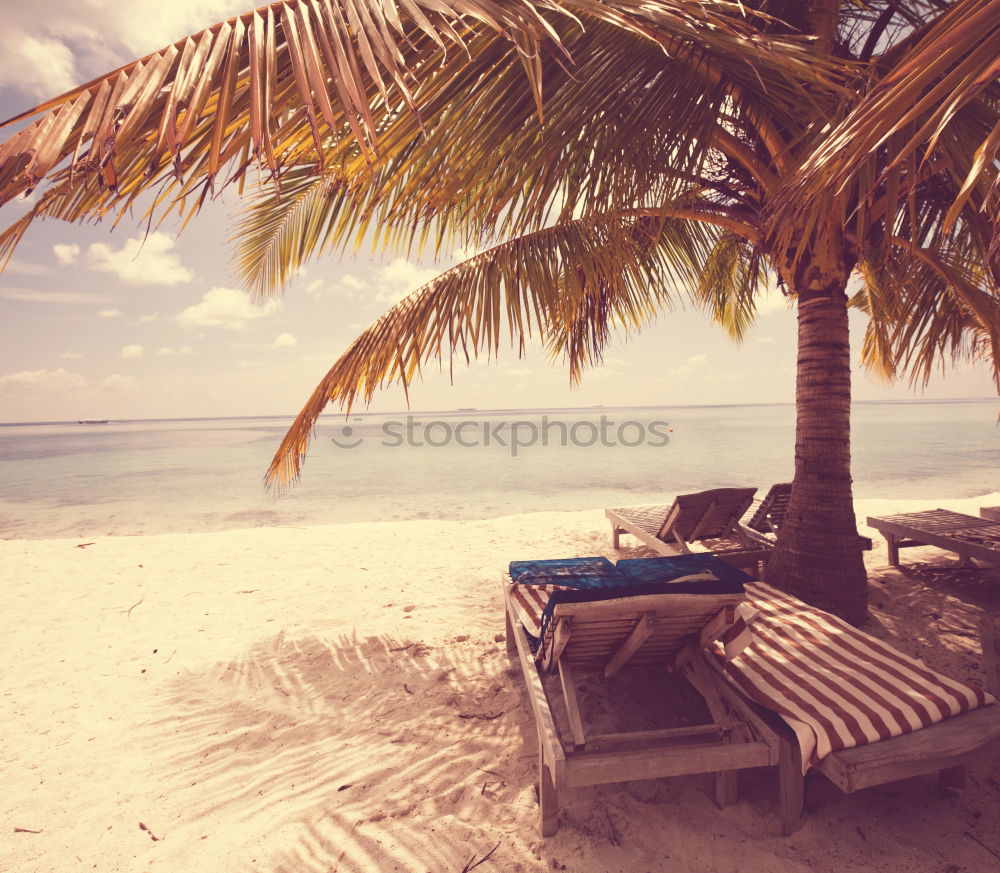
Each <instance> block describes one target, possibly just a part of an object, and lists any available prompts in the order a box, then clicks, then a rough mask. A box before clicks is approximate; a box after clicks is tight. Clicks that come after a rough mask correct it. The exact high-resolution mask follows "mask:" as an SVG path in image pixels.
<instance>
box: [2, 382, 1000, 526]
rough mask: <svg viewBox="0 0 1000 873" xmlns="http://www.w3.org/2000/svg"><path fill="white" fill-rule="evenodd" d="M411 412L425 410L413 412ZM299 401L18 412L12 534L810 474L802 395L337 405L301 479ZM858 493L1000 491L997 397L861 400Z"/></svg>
mask: <svg viewBox="0 0 1000 873" xmlns="http://www.w3.org/2000/svg"><path fill="white" fill-rule="evenodd" d="M408 415H409V416H410V417H409V419H408V418H407V416H408ZM290 421H291V419H290V418H289V419H282V418H243V419H199V420H162V421H122V422H115V421H112V422H109V423H107V424H86V425H84V424H77V423H76V422H73V423H62V424H26V425H4V426H0V536H2V537H6V538H10V537H17V538H28V537H32V538H33V537H60V536H72V537H75V536H96V535H101V534H107V533H115V534H119V535H134V534H144V533H162V532H167V531H178V532H187V531H203V530H221V529H226V528H236V527H254V526H258V525H293V526H298V525H311V524H331V523H341V522H348V521H378V520H382V521H393V520H407V519H420V518H440V519H458V518H491V517H496V516H500V515H508V514H512V513H522V512H538V511H545V510H558V511H567V510H578V509H593V508H601V507H606V506H621V505H627V504H630V503H653V502H663V501H665V500H667V499H669V498H670V497H672V496H673V495H674V494H677V493H683V492H686V491H696V490H701V489H705V488H713V487H720V486H725V485H757V486H758V487H759V488H761V489H762V491H763V490H766V489H767V487H768V486H769V485H770V484H771V483H772V482H777V481H786V480H788V479H790V478H791V474H792V450H793V440H794V421H795V410H794V407H793V406H791V405H761V406H715V407H662V408H653V407H642V408H611V407H608V408H592V409H578V410H560V411H549V412H543V411H540V410H500V411H476V410H463V411H457V412H447V413H438V412H431V413H409V414H407V413H399V414H389V415H370V414H364V415H359V416H353V417H352V418H351V420H349V421H346V422H345V420H344V419H343V418H342V417H340V416H327V417H324V418H323V419H322V420H321V422H320V425H319V427H318V429H317V433H316V439H315V441H314V443H313V446H312V449H311V451H310V453H309V456H308V459H307V462H306V465H305V469H304V472H303V476H302V480H301V481H300V482H299V484H298V485H296V486H295V487H294V488H293V489H292V490H291V491H290V492H289V493H287V494H283V495H275V494H274V493H271V492H268V491H266V490H265V489H264V487H263V484H262V476H263V474H264V471H265V470H266V468H267V466H268V463H269V462H270V459H271V456H272V455H273V453H274V451H275V449H276V448H277V446H278V443H279V441H280V439H281V436H282V435H283V433H284V431H285V429H286V427H287V426H288V424H289V423H290ZM853 458H854V460H853V470H854V479H855V496H856V497H858V498H867V497H887V498H926V499H928V500H931V501H933V499H935V498H951V497H973V496H976V495H979V494H987V493H991V492H996V491H1000V463H998V462H1000V429H998V427H997V403H996V401H969V402H947V403H944V402H942V403H934V402H914V403H880V404H879V403H871V404H858V405H856V406H855V409H854V420H853Z"/></svg>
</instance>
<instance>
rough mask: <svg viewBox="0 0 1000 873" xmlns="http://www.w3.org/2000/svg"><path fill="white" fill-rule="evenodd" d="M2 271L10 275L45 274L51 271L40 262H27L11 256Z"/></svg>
mask: <svg viewBox="0 0 1000 873" xmlns="http://www.w3.org/2000/svg"><path fill="white" fill-rule="evenodd" d="M4 272H5V273H7V274H8V275H11V276H45V275H47V274H48V273H50V272H52V271H51V270H50V269H49V268H48V267H44V266H42V265H41V264H29V263H27V262H26V261H19V260H17V259H16V258H12V259H11V260H10V261H8V262H7V266H6V267H4Z"/></svg>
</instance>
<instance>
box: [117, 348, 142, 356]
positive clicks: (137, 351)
mask: <svg viewBox="0 0 1000 873" xmlns="http://www.w3.org/2000/svg"><path fill="white" fill-rule="evenodd" d="M143 354H144V349H143V347H142V346H123V347H122V357H123V358H141V357H142V356H143Z"/></svg>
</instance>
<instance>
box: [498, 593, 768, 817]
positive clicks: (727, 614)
mask: <svg viewBox="0 0 1000 873" xmlns="http://www.w3.org/2000/svg"><path fill="white" fill-rule="evenodd" d="M502 582H503V591H504V603H505V613H506V635H507V652H508V655H509V656H510V657H511V659H512V660H513V659H515V658H516V659H517V662H518V663H519V664H520V666H521V671H522V672H523V674H524V679H525V684H526V686H527V692H528V700H529V702H530V704H531V709H532V713H533V715H534V718H535V725H536V728H537V731H538V794H539V805H540V808H541V815H540V828H541V832H542V835H543V836H551V835H553V834H554V833H555V832H556V830H557V828H558V802H559V801H558V798H559V792H561V791H563V790H564V789H567V788H576V787H581V786H586V785H603V784H608V783H614V782H629V781H632V780H637V779H661V778H667V777H671V776H679V775H686V774H695V773H715V774H716V779H715V800H716V802H717V803H718V804H719V806H725V805H727V804H729V803H732V802H734V801H735V799H736V792H737V783H736V771H737V770H739V769H743V768H746V767H759V766H765V765H774V764H777V763H778V748H779V742H778V737H777V736H776V735H775V734H774V732H773V731H772V730H771V729H770V728H769V727H768V726H767V725H766V723H764V722H762V721H761V722H757V725H758V727H757V728H755V729H751V728H750V727H748V724H747V718H746V715H745V714H744V713H745V711H746V710H747V704H746V703H745V702H744V701H743V699H742V698H741V697H740V696H739V695H738V694H737V693H735V691H733V690H732V689H729V688H728V687H727V685H726V683H725V682H723V681H721V680H720V679H719V678H718V677H717V676H715V675H714V674H713V672H712V671H711V668H710V667H709V666H708V664H707V663H706V662H705V661H704V660H703V659H702V654H701V649H702V647H704V646H705V645H708V644H709V643H710V642H711V641H712V640H714V639H715V638H716V637H717V636H718V635H719V634H720V633H721V632H722V630H724V629H725V628H726V627H728V626H729V624H731V623H732V619H733V610H734V608H735V604H736V603H738V602H740V601H741V600H742V597H743V596H742V595H740V594H735V595H734V594H721V595H717V594H712V595H704V594H651V595H639V596H634V597H628V598H618V599H614V600H603V601H595V602H589V603H562V604H558V605H557V606H556V607H555V609H554V612H553V617H552V624H551V626H550V628H549V630H548V634H550V636H549V638H548V639H550V640H551V643H550V644H549V645H548V646H547V650H546V655H545V658H544V660H543V662H542V663H538V661H537V660H536V658H535V656H534V655H532V653H531V651H530V647H529V642H528V636H527V633H526V632H525V630H524V627H523V626H522V625H521V623H520V621H519V619H518V616H517V612H516V610H515V607H514V604H513V601H512V600H511V597H510V594H509V589H510V579H509V577H507V576H504V577H503V580H502ZM626 663H629V664H650V663H658V664H659V663H662V664H663V666H664V669H668V668H675V669H679V670H680V671H681V674H682V675H683V676H684V677H685V678H686V679H687V680H688V681H689V682H690V683H691V684H692V685H693V686H694V687H695V689H696V690H697V691H698V692H699V693H700V694H701V696H702V697H703V698H704V700H705V703H706V705H707V707H708V710H709V712H710V714H711V717H712V719H713V720H712V722H710V723H708V724H704V725H693V726H685V727H677V728H668V729H663V730H643V731H629V732H624V733H614V734H603V735H601V734H594V733H591V732H589V731H588V729H587V725H586V724H585V722H584V719H583V716H582V713H581V712H580V709H579V705H578V703H577V694H576V685H575V680H574V675H573V674H574V672H576V671H580V672H584V671H601V672H603V674H604V675H605V676H606V677H611V676H613V675H615V674H616V673H617V672H618V671H619V670H620V669H621V668H622V667H623V666H625V664H626ZM547 674H556V675H558V679H559V682H558V689H557V688H556V683H555V682H554V681H553V679H550V680H549V681H548V682H547V681H546V676H547ZM560 691H561V698H562V703H563V705H564V707H565V712H566V722H567V723H565V724H564V725H563V727H562V728H560V726H559V724H558V723H557V719H556V717H555V714H554V713H555V708H554V706H553V704H554V699H553V696H554V695H558V692H560Z"/></svg>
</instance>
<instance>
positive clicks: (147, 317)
mask: <svg viewBox="0 0 1000 873" xmlns="http://www.w3.org/2000/svg"><path fill="white" fill-rule="evenodd" d="M159 317H160V313H159V312H151V313H150V314H149V315H140V316H139V322H140V323H141V324H147V323H149V322H150V321H156V320H157V319H158V318H159Z"/></svg>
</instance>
